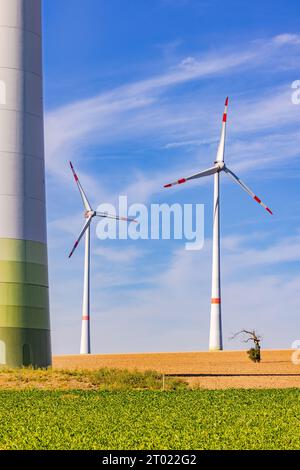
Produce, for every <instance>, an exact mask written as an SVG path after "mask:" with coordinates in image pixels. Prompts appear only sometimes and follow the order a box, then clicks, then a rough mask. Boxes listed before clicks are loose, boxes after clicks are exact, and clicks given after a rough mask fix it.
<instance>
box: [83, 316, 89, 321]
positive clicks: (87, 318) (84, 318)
mask: <svg viewBox="0 0 300 470" xmlns="http://www.w3.org/2000/svg"><path fill="white" fill-rule="evenodd" d="M89 319H90V317H88V316H84V317H82V320H83V321H89Z"/></svg>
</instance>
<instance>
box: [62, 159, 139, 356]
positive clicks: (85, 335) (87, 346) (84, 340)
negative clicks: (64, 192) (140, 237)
mask: <svg viewBox="0 0 300 470" xmlns="http://www.w3.org/2000/svg"><path fill="white" fill-rule="evenodd" d="M70 166H71V170H72V173H73V175H74V178H75V182H76V184H77V186H78V189H79V193H80V196H81V199H82V202H83V205H84V208H85V213H84V217H85V219H86V222H85V224H84V227H83V229H82V230H81V232H80V234H79V237H78V238H77V240H76V242H75V244H74V246H73V249H72V251H71V253H70V255H69V258H71V257H72V256H73V254H74V252H75V250H76V248H77V247H78V245H79V243H80V240H81V239H82V238H83V236H84V235H85V259H84V282H83V305H82V329H81V346H80V354H91V336H90V335H91V331H90V260H91V255H90V244H91V243H90V241H91V223H92V220H93V219H94V218H95V217H100V218H107V219H114V220H121V221H126V222H136V221H135V220H133V219H127V218H126V217H120V216H115V215H110V214H107V213H104V212H96V211H94V210H93V209H92V207H91V205H90V203H89V200H88V198H87V196H86V194H85V192H84V190H83V187H82V186H81V183H80V181H79V178H78V176H77V174H76V172H75V170H74V167H73V165H72V163H71V162H70Z"/></svg>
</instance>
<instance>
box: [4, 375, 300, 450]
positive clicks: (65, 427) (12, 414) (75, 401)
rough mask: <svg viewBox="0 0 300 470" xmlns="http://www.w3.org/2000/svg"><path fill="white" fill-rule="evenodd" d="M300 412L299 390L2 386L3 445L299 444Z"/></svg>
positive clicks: (226, 446)
mask: <svg viewBox="0 0 300 470" xmlns="http://www.w3.org/2000/svg"><path fill="white" fill-rule="evenodd" d="M108 374H109V375H110V373H108ZM104 375H105V373H104ZM105 379H107V377H106V378H105ZM128 379H129V376H126V379H125V382H126V384H127V385H126V386H127V387H128ZM144 379H145V378H144V377H143V380H142V382H140V378H139V379H135V378H134V380H133V379H132V380H133V382H134V383H132V381H131V379H130V380H129V382H130V387H131V386H133V387H136V388H142V387H144V385H145V382H144ZM109 380H111V381H112V383H113V384H115V379H114V378H113V373H112V374H111V375H110V379H109ZM96 381H99V382H97V386H98V385H100V388H101V384H102V383H103V382H102V381H103V372H101V373H100V374H99V375H98V376H97V375H96ZM151 383H152V378H151ZM113 386H115V385H113ZM118 387H119V386H118ZM299 417H300V391H299V390H297V389H285V390H216V391H209V390H194V391H191V390H177V391H167V392H161V391H153V390H142V391H137V390H131V391H45V390H23V391H15V390H13V391H12V390H5V391H0V422H1V426H0V449H2V450H4V449H112V450H113V449H126V450H128V449H134V450H136V449H146V450H158V449H161V450H164V449H167V450H173V449H176V450H180V449H187V450H196V449H299V448H300V428H299Z"/></svg>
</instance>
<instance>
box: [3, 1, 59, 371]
mask: <svg viewBox="0 0 300 470" xmlns="http://www.w3.org/2000/svg"><path fill="white" fill-rule="evenodd" d="M50 364H51V345H50V321H49V296H48V262H47V235H46V201H45V169H44V130H43V78H42V32H41V1H40V0H0V366H1V365H7V366H11V367H20V366H29V365H33V366H35V367H47V366H49V365H50Z"/></svg>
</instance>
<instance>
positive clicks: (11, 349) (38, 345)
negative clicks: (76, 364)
mask: <svg viewBox="0 0 300 470" xmlns="http://www.w3.org/2000/svg"><path fill="white" fill-rule="evenodd" d="M0 338H1V341H2V347H1V343H0V360H1V356H2V361H3V362H4V360H3V359H4V357H5V356H6V358H7V359H8V360H7V359H6V360H5V362H6V364H5V365H6V367H13V368H15V367H20V366H22V367H29V366H31V367H34V368H47V367H49V366H50V365H51V344H50V331H47V330H33V329H29V328H0ZM4 345H5V351H4ZM3 365H4V364H2V366H3Z"/></svg>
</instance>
